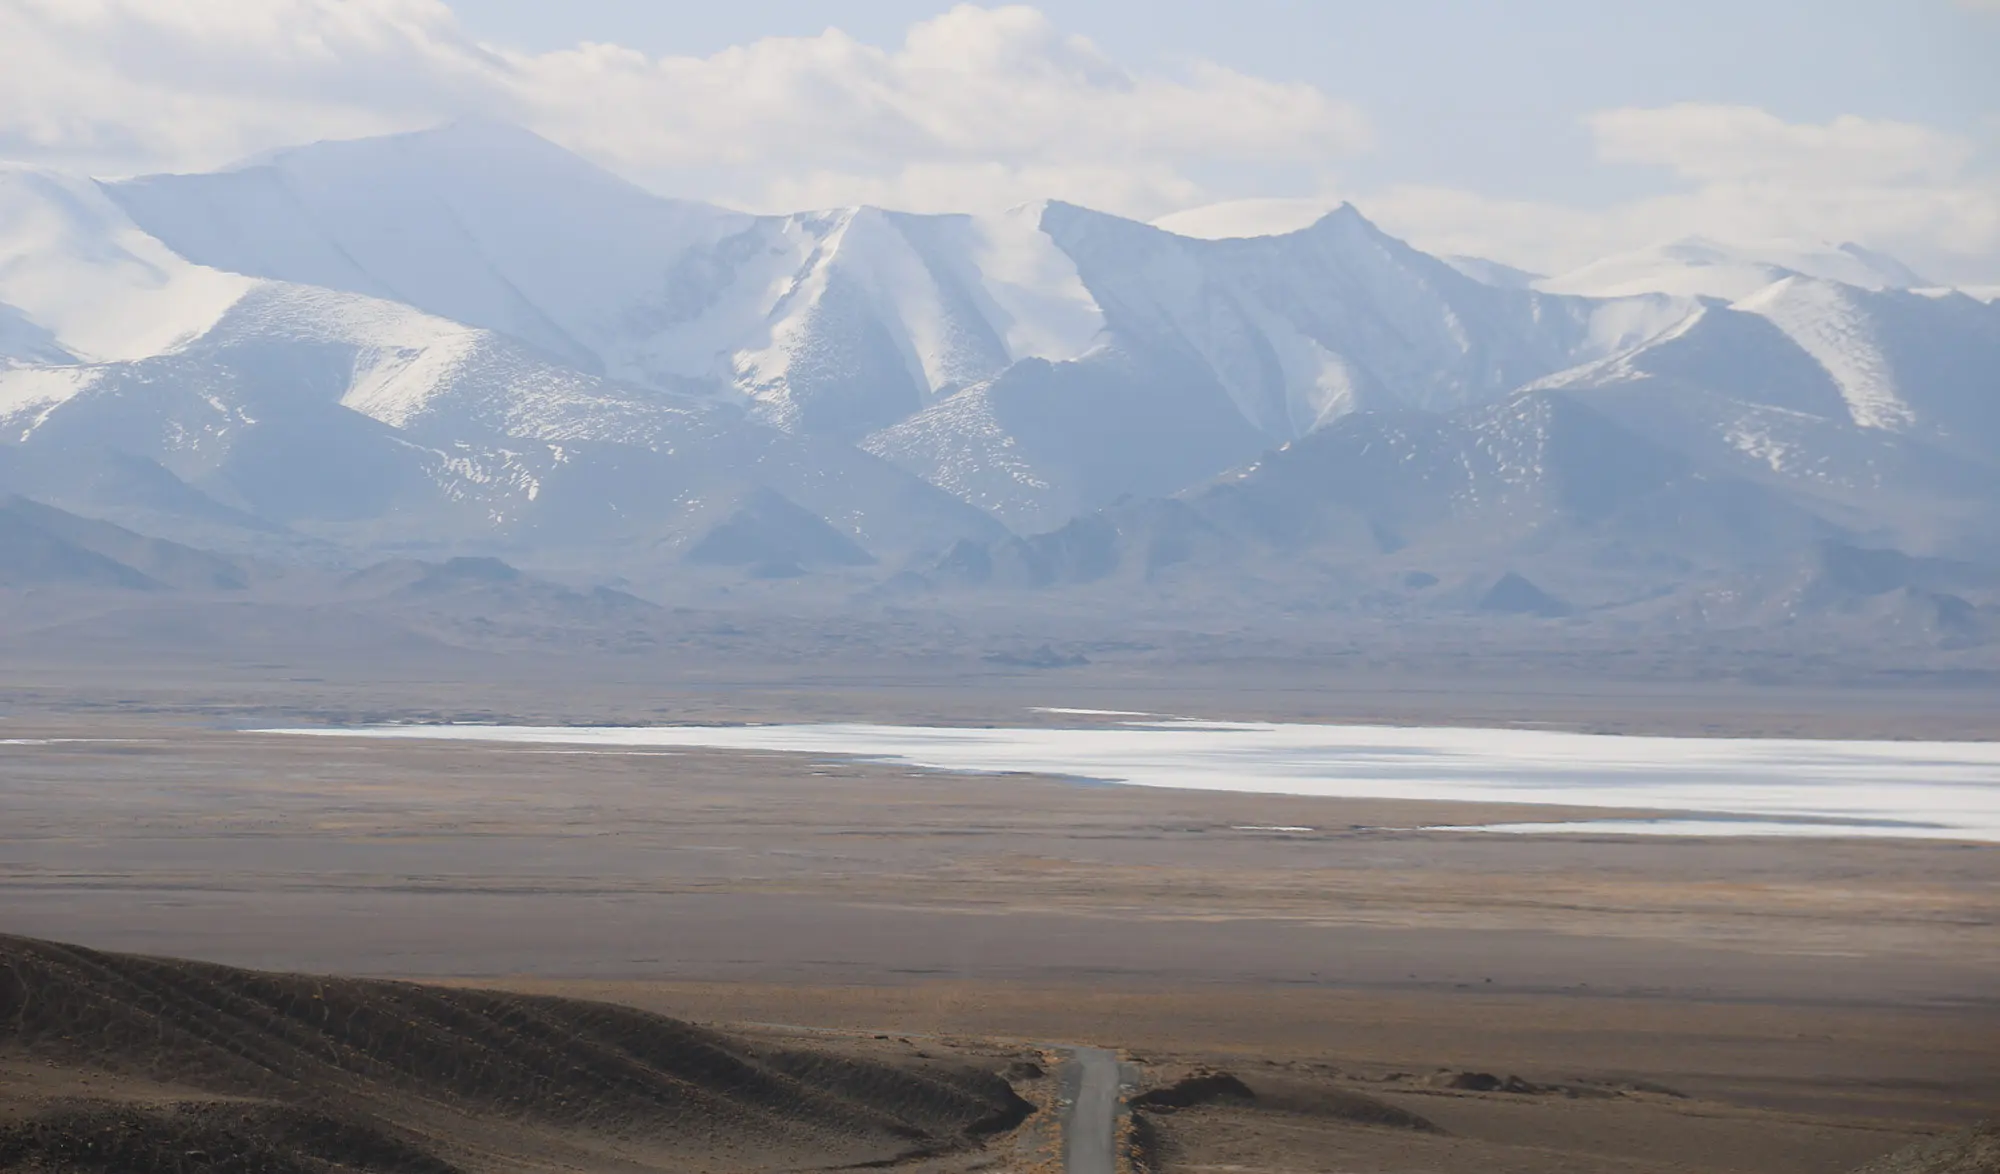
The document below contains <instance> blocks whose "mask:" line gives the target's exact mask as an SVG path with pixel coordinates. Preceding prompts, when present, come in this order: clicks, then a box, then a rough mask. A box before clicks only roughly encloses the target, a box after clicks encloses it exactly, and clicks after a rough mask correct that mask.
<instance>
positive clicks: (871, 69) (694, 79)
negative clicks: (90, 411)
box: [0, 0, 2000, 282]
mask: <svg viewBox="0 0 2000 1174" xmlns="http://www.w3.org/2000/svg"><path fill="white" fill-rule="evenodd" d="M465 115H477V116H482V117H499V118H505V119H509V120H512V121H516V122H519V123H521V124H522V125H524V126H527V127H529V128H530V129H533V130H535V131H537V132H539V133H541V134H543V135H546V136H547V137H549V138H551V139H554V140H555V141H557V142H559V143H562V144H564V145H565V146H568V147H570V148H572V149H575V150H578V151H580V152H582V153H583V154H585V155H588V156H590V157H592V158H595V159H597V160H599V161H600V162H603V163H605V164H607V165H609V166H611V167H612V168H614V169H615V170H618V171H620V172H621V173H623V174H625V175H628V176H630V177H632V178H634V179H636V180H638V181H640V182H642V183H645V184H647V185H649V186H651V187H653V188H655V189H657V190H660V191H663V192H667V193H670V194H675V195H682V196H690V197H700V198H707V199H713V200H718V201H720V202H723V203H728V204H732V205H735V206H738V207H745V208H750V209H755V210H765V211H776V210H785V211H790V210H795V209H799V208H806V207H822V206H830V205H838V204H848V203H861V202H866V203H875V204H883V205H888V206H893V207H902V208H909V209H915V210H925V211H934V210H947V209H966V210H978V209H988V208H995V207H1004V206H1007V205H1011V204H1015V203H1019V202H1022V201H1024V200H1029V199H1037V198H1050V197H1053V198H1062V199H1069V200H1074V201H1077V202H1079V203H1084V204H1089V205H1091V206H1094V207H1099V208H1103V209H1105V210H1108V211H1113V212H1119V213H1123V214H1125V215H1131V216H1138V217H1142V218H1153V217H1159V216H1162V215H1164V214H1168V213H1173V212H1176V211H1177V210H1182V209H1188V208H1192V207H1198V206H1203V205H1210V204H1213V203H1215V202H1217V201H1223V200H1231V199H1235V200H1244V199H1245V198H1248V197H1271V196H1283V197H1289V198H1284V199H1269V198H1264V199H1258V200H1254V201H1249V202H1245V203H1238V204H1234V205H1230V206H1227V207H1224V208H1219V209H1209V210H1207V211H1204V212H1202V213H1200V214H1199V215H1196V216H1193V217H1182V218H1180V219H1179V220H1178V221H1177V222H1176V223H1177V224H1178V225H1179V226H1183V227H1203V228H1205V229H1206V230H1207V231H1210V232H1223V231H1255V230H1258V229H1263V228H1271V227H1285V226H1287V225H1288V224H1289V223H1291V222H1297V221H1301V220H1305V219H1309V218H1310V216H1311V215H1312V214H1313V213H1314V212H1317V211H1320V210H1323V209H1324V208H1326V207H1328V206H1330V204H1332V203H1334V202H1337V201H1338V199H1341V198H1351V199H1354V200H1355V202H1357V203H1358V204H1360V205H1361V206H1362V208H1363V210H1364V211H1366V212H1368V213H1369V214H1370V215H1371V216H1374V217H1376V218H1377V219H1378V220H1380V221H1381V222H1382V223H1383V224H1384V225H1385V227H1388V228H1390V229H1391V230H1392V231H1396V232H1398V233H1401V234H1403V235H1406V236H1408V237H1410V238H1411V239H1412V240H1414V241H1415V242H1416V243H1418V244H1419V245H1421V246H1423V247H1426V248H1430V249H1433V250H1436V251H1441V252H1457V253H1472V254H1479V255H1485V256H1491V257H1493V258H1495V259H1498V260H1503V261H1507V262H1509V263H1512V264H1516V265H1520V266H1523V267H1527V268H1531V269H1537V270H1541V271H1545V272H1546V271H1559V270H1562V269H1565V268H1569V267H1571V266H1574V265H1577V264H1581V263H1583V262H1585V261H1588V260H1590V259H1593V258H1595V257H1598V256H1601V255H1603V254H1605V253H1608V252H1615V251H1619V250H1621V249H1626V248H1632V247H1636V246H1639V245H1642V244H1647V243H1651V242H1653V241H1657V240H1660V239H1665V238H1671V237H1676V236H1682V235H1689V234H1702V235H1708V236H1714V237H1720V238H1724V239H1759V238H1769V237H1786V238H1814V239H1828V240H1836V241H1839V240H1856V241H1860V242H1862V243H1865V244H1868V245H1871V246H1873V247H1877V248H1882V249H1885V250H1887V251H1891V252H1896V253H1900V254H1903V255H1906V256H1907V257H1908V258H1909V259H1910V260H1911V261H1912V262H1913V263H1914V264H1915V265H1916V266H1917V267H1918V268H1919V269H1928V270H1930V271H1931V272H1932V273H1933V275H1935V276H1937V277H1939V278H1940V279H1942V280H1966V281H1989V282H1992V281H2000V170H1996V168H1995V167H1994V165H1993V161H1992V160H1991V158H1990V157H1986V156H1983V155H1982V153H1981V151H1980V150H1979V149H1978V145H1977V144H1975V143H1973V142H1972V141H1970V140H1968V139H1966V138H1964V137H1961V136H1958V135H1954V134H1950V133H1947V132H1944V131H1941V130H1938V129H1935V128H1931V127H1925V126H1920V125H1915V124H1911V123H1904V122H1894V121H1887V120H1879V119H1867V118H1860V117H1842V118H1837V119H1834V120H1832V121H1829V122H1825V123H1818V124H1810V123H1792V122H1787V121H1785V120H1783V119H1780V118H1778V117H1777V116H1775V115H1773V114H1770V113H1768V112H1766V111H1763V110H1758V109H1754V108H1748V107H1738V106H1722V105H1705V104H1683V105H1676V106H1669V107H1663V108H1653V109H1619V110H1607V111H1602V112H1599V113H1597V114H1595V115H1592V116H1591V117H1590V118H1589V120H1588V127H1589V130H1590V132H1591V134H1592V135H1593V137H1594V141H1595V143H1596V148H1597V153H1598V157H1599V159H1600V160H1601V161H1602V162H1603V163H1604V165H1607V166H1620V167H1639V168H1647V169H1651V170H1653V171H1655V172H1657V174H1658V179H1659V191H1658V194H1656V195H1653V196H1650V197H1648V198H1644V199H1638V200H1631V201H1627V202H1625V203H1622V204H1615V205H1611V206H1600V207H1569V206H1563V205H1560V204H1553V203H1538V202H1521V201H1506V200H1496V199H1492V198H1489V197H1486V196H1484V195H1482V194H1480V193H1478V192H1474V191H1467V190H1462V189H1454V188H1443V187H1427V186H1416V185H1405V186H1398V187H1389V188H1386V189H1381V190H1369V191H1354V190H1348V189H1344V188H1343V187H1342V186H1341V184H1340V183H1339V181H1338V174H1337V171H1338V168H1339V167H1340V165H1341V164H1342V162H1343V161H1344V160H1347V159H1349V158H1351V157H1353V156H1354V155H1355V154H1356V153H1357V152H1361V151H1365V150H1366V149H1367V148H1368V146H1369V144H1370V133H1371V132H1370V127H1369V124H1368V120H1367V118H1366V117H1365V115H1364V112H1362V111H1360V110H1358V109H1357V108H1355V107H1354V106H1353V105H1352V104H1350V103H1347V102H1344V101H1342V100H1340V99H1339V98H1338V97H1336V96H1333V95H1329V94H1327V93H1325V92H1323V91H1321V90H1319V89H1317V88H1315V87H1313V86H1309V85H1300V84H1292V83H1281V82H1275V81H1271V80H1268V79H1263V78H1258V77H1255V76H1251V75H1248V74H1245V73H1242V72H1238V71H1234V70H1230V69H1226V68H1223V67H1221V66H1218V65H1214V64H1210V63H1204V62H1194V63H1191V64H1188V65H1186V66H1184V67H1181V68H1178V69H1175V70H1172V71H1159V70H1155V71H1150V72H1149V71H1146V70H1138V69H1133V68H1129V67H1127V66H1125V65H1122V64H1120V63H1119V62H1116V61H1114V60H1112V59H1110V58H1109V57H1108V56H1107V55H1106V54H1104V53H1103V52H1102V51H1100V50H1099V49H1098V48H1097V47H1096V46H1094V45H1093V44H1091V43H1090V42H1089V41H1087V40H1085V39H1083V38H1080V37H1076V36H1072V35H1069V34H1066V33H1064V32H1063V31H1062V30H1061V29H1059V28H1058V27H1057V26H1056V25H1054V24H1053V23H1052V22H1051V21H1050V20H1049V19H1048V18H1047V17H1046V16H1044V15H1043V14H1042V13H1040V12H1039V11H1037V10H1035V9H1033V8H1027V7H1002V8H981V7H975V6H971V5H964V6H960V7H957V8H953V9H951V10H949V11H947V12H945V13H943V14H942V15H940V16H938V17H936V18H934V19H931V20H927V21H923V22H920V23H918V24H916V25H914V26H912V27H911V28H910V29H909V30H908V32H907V34H906V35H905V37H904V39H903V41H902V43H901V44H900V45H894V46H878V45H870V44H865V43H863V42H860V41H858V40H856V39H854V38H853V37H850V36H848V35H846V34H844V33H842V32H839V31H837V30H829V31H827V32H825V33H822V34H820V35H818V36H814V37H793V38H768V39H765V40H760V41H756V42H753V43H750V44H746V45H742V46H739V47H736V48H732V49H728V50H725V51H723V52H720V53H717V54H714V55H712V56H707V57H672V56H670V57H649V56H647V55H645V54H642V53H639V52H636V51H634V50H631V49H628V48H623V47H620V46H616V45H606V44H584V45H579V46H577V47H575V48H571V49H566V50H561V51H557V52H550V53H523V52H519V51H516V50H512V49H509V48H506V47H503V46H496V45H490V44H484V43H481V42H479V41H477V40H476V39H474V38H473V37H471V36H470V35H469V34H468V33H467V32H466V31H465V30H464V29H463V28H462V26H460V24H459V23H458V21H457V19H456V18H455V17H454V16H453V14H452V12H451V10H450V9H449V8H448V7H447V6H446V5H445V4H443V3H440V2H439V0H176V2H175V3H172V4H162V3H158V2H157V0H4V2H0V159H5V160H11V161H15V162H28V163H36V164H46V165H51V166H59V167H64V168H72V169H81V170H89V171H94V172H97V173H100V174H103V173H132V172H140V171H150V170H192V169H203V168H211V167H216V166H220V165H222V164H225V163H227V162H230V161H232V160H235V159H238V158H241V157H243V156H245V155H248V154H251V153H254V152H256V151H259V150H263V149H266V148H271V147H277V146H284V145H289V144H294V143H299V142H304V141H310V140H313V139H320V138H343V137H356V136H361V135H367V134H377V133H385V132H390V131H397V130H409V129H416V128H419V127H423V126H428V125H433V124H436V123H438V122H441V121H445V120H448V119H450V118H454V117H460V116H465Z"/></svg>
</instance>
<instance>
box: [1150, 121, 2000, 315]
mask: <svg viewBox="0 0 2000 1174" xmlns="http://www.w3.org/2000/svg"><path fill="white" fill-rule="evenodd" d="M1588 126H1589V129H1590V131H1591V134H1592V136H1593V139H1594V141H1595V144H1596V152H1597V157H1598V158H1599V159H1600V160H1601V161H1602V162H1604V163H1605V164H1607V165H1637V166H1642V167H1649V168H1654V169H1657V170H1659V171H1660V172H1661V173H1662V181H1663V182H1662V186H1663V188H1664V189H1665V190H1663V191H1661V192H1660V193H1659V194H1657V195H1653V196H1648V197H1645V198H1641V199H1636V200H1629V201H1625V202H1623V203H1618V204H1612V205H1609V206H1605V207H1581V206H1570V205H1564V204H1557V203H1545V202H1536V201H1523V200H1500V199H1493V198H1490V197H1488V196H1485V195H1482V194H1480V193H1478V192H1473V191H1466V190H1463V189H1458V188H1444V187H1426V186H1418V185H1405V186H1398V187H1391V188H1389V189H1387V190H1384V191H1377V192H1329V193H1327V194H1325V195H1322V196H1319V197H1314V198H1294V199H1283V200H1256V199H1251V200H1238V201H1230V202H1227V203H1223V204H1220V205H1216V206H1211V207H1205V208H1199V209H1194V210H1191V211H1186V212H1182V213H1179V214H1176V215H1173V216H1169V217H1166V218H1164V219H1163V220H1162V221H1161V223H1162V224H1163V225H1164V226H1166V227H1169V228H1173V229H1175V230H1177V231H1188V232H1193V233H1196V234H1198V235H1204V236H1222V235H1242V234H1248V233H1255V232H1270V231H1285V230H1288V229H1290V228H1295V227H1299V226H1301V225H1303V224H1305V223H1308V222H1310V221H1311V220H1312V219H1313V218H1314V217H1315V216H1317V215H1319V214H1321V213H1323V212H1324V211H1325V210H1326V209H1327V208H1329V207H1331V206H1332V205H1333V204H1335V203H1337V202H1338V201H1339V200H1340V199H1341V198H1352V199H1353V200H1354V201H1355V202H1356V203H1357V204H1359V205H1360V206H1361V208H1362V210H1363V211H1365V212H1367V213H1368V214H1369V215H1370V216H1372V217H1374V218H1375V219H1376V220H1378V221H1379V222H1380V223H1381V224H1382V225H1383V226H1384V227H1385V228H1388V229H1389V230H1391V231H1393V232H1397V233H1399V234H1402V235H1405V236H1407V237H1409V238H1410V239H1411V240H1413V241H1414V242H1415V243H1417V244H1419V245H1421V246H1423V247H1424V248H1427V249H1430V250H1432V251H1434V252H1438V253H1444V254H1471V255H1476V256H1484V257H1489V258H1491V259H1493V260H1498V261H1504V262H1507V263H1509V264H1512V265H1518V266H1521V267H1523V268H1527V269H1531V270H1535V271H1537V272H1542V273H1559V272H1563V271H1565V270H1568V269H1571V268H1575V267H1578V266H1581V265H1584V264H1586V263H1588V262H1590V261H1592V260H1595V259H1597V258H1600V257H1603V256H1606V255H1607V254H1611V253H1617V252H1621V251H1625V250H1628V249H1633V248H1638V247H1641V246H1644V245H1647V244H1652V243H1656V242H1659V241H1663V240H1671V239H1676V238H1680V237H1686V236H1706V237H1711V238H1716V239H1720V240H1723V241H1733V242H1758V241H1770V240H1784V241H1830V242H1836V243H1837V242H1843V241H1856V242H1859V243H1862V244H1866V245H1869V246H1871V247H1874V248H1878V249H1882V250H1884V251H1886V252H1890V253H1893V254H1896V255H1897V256H1900V257H1902V258H1904V259H1906V260H1908V261H1909V262H1911V263H1912V264H1913V265H1914V266H1915V267H1916V268H1917V269H1918V270H1919V271H1920V272H1924V273H1926V274H1927V275H1928V276H1930V277H1932V278H1933V279H1934V280H1938V281H1946V282H1954V281H1957V282H1966V283H1990V282H1994V281H2000V170H1996V169H1995V168H1994V167H1992V166H1991V165H1990V162H1986V161H1982V159H1981V156H1980V152H1979V150H1978V147H1977V144H1975V143H1974V142H1973V141H1971V140H1970V139H1967V138H1964V137H1962V136H1958V135H1953V134H1949V133H1946V132H1944V131H1940V130H1937V129H1935V128H1932V127H1927V126H1920V125H1917V124H1914V123H1907V122H1893V121H1887V120H1880V119H1866V118H1857V117H1852V116H1847V117H1841V118H1836V119H1834V120H1832V121H1830V122H1826V123H1820V124H1810V123H1790V122H1786V121H1784V120H1783V119H1780V118H1778V117H1777V116H1776V115H1773V114H1770V113H1768V112H1766V111H1763V110H1759V109H1755V108H1752V107H1743V106H1722V105H1707V104H1700V103H1686V104H1681V105H1675V106H1667V107H1659V108H1653V109H1620V110H1607V111H1602V112H1599V113H1597V114H1594V115H1592V116H1591V117H1590V118H1589V119H1588Z"/></svg>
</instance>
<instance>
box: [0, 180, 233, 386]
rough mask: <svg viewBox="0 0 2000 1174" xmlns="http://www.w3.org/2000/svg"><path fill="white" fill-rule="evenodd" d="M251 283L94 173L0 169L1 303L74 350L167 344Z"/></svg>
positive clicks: (187, 334)
mask: <svg viewBox="0 0 2000 1174" xmlns="http://www.w3.org/2000/svg"><path fill="white" fill-rule="evenodd" d="M256 284H257V283H256V282H255V281H254V280H252V279H250V278H247V277H243V276H239V275H236V274H230V273H223V272H220V271H218V270H214V269H209V268H205V267H203V266H200V265H195V264H191V263H189V262H188V261H186V260H183V259H182V258H181V257H179V256H177V255H176V254H175V253H174V252H173V251H172V250H171V249H169V248H167V247H166V246H165V245H164V244H162V243H161V242H159V241H157V240H155V239H153V238H152V237H150V236H148V235H147V234H146V233H144V232H143V231H141V230H140V229H139V228H138V227H137V226H136V225H134V224H133V223H132V222H131V220H130V219H129V218H128V217H127V216H126V215H125V213H124V212H123V211H121V210H120V209H119V208H118V206H117V205H116V204H114V203H112V202H111V201H110V200H109V199H107V198H106V197H105V195H104V193H103V191H101V190H100V189H99V187H98V185H97V184H96V183H94V182H92V181H90V180H87V179H76V178H71V177H67V176H59V175H53V174H50V173H47V172H42V171H32V170H25V169H0V303H5V304H7V305H8V306H11V307H13V308H14V309H15V310H16V311H18V315H19V317H21V318H24V319H26V321H27V322H29V323H32V324H33V325H34V326H35V327H38V328H39V332H40V333H41V335H42V337H44V338H49V339H53V340H54V342H55V343H56V344H57V345H59V346H60V347H61V348H62V349H63V350H64V351H67V352H68V353H69V354H70V355H72V356H75V357H76V358H79V359H83V360H86V361H91V362H117V361H121V360H126V359H137V358H143V357H145V356H148V355H157V354H163V353H165V352H167V351H170V350H173V349H174V348H175V347H178V346H182V345H184V344H186V343H187V342H188V341H189V340H191V339H194V338H197V337H199V336H200V335H201V334H202V333H203V332H204V331H206V330H207V329H208V328H209V327H211V326H213V325H214V324H215V323H216V321H217V320H218V319H220V318H221V317H222V315H223V313H224V312H226V311H227V310H228V309H229V307H231V306H233V305H235V304H236V302H237V300H238V299H240V298H241V297H242V296H243V295H244V294H246V293H248V292H249V291H250V290H251V289H252V288H254V287H255V286H256ZM24 357H25V356H24Z"/></svg>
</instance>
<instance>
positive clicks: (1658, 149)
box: [1588, 102, 1973, 185]
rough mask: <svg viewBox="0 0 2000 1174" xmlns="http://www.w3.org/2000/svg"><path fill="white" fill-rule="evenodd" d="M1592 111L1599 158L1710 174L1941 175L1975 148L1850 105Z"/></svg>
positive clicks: (1712, 177) (1844, 180) (1914, 178)
mask: <svg viewBox="0 0 2000 1174" xmlns="http://www.w3.org/2000/svg"><path fill="white" fill-rule="evenodd" d="M1588 121H1589V124H1590V128H1591V130H1592V132H1593V133H1594V134H1595V136H1596V138H1597V150H1598V155H1599V156H1600V157H1601V158H1603V159H1605V160H1607V161H1609V162H1613V163H1650V164H1657V165H1659V166H1663V167H1667V168H1670V169H1672V170H1673V171H1674V172H1675V173H1676V174H1678V175H1680V176H1682V177H1683V178H1686V179H1691V180H1699V181H1706V182H1727V181H1775V182H1781V183H1786V184H1794V185H1810V184H1826V183H1831V184H1852V183H1877V184H1879V183H1926V182H1937V181H1941V180H1948V179H1950V178H1951V177H1953V176H1955V175H1957V174H1959V173H1960V172H1962V171H1963V170H1964V169H1965V166H1966V163H1967V162H1968V161H1969V160H1970V159H1971V158H1972V153H1973V152H1972V144H1971V143H1969V142H1967V141H1966V140H1964V139H1961V138H1959V137H1957V136H1955V135H1950V134H1946V133H1945V132H1943V131H1939V130H1934V129H1932V128H1930V127H1927V126H1919V125H1917V124H1915V123H1908V122H1891V121H1888V120H1886V119H1869V118H1856V117H1854V116H1853V115H1842V116H1841V117H1839V118H1836V119H1834V120H1833V121H1832V122H1828V123H1822V124H1817V125H1815V124H1810V123H1805V124H1801V123H1791V122H1786V121H1784V120H1783V119H1781V118H1779V117H1778V116H1777V115H1775V114H1772V113H1770V112H1769V111H1766V110H1759V109H1757V108H1756V107H1753V106H1712V105H1705V104H1702V103H1695V102H1687V103H1682V104H1680V105H1677V106H1666V107H1661V108H1658V109H1652V110H1642V109H1624V110H1606V111H1602V112H1600V113H1598V114H1594V115H1592V116H1591V117H1590V119H1589V120H1588Z"/></svg>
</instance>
